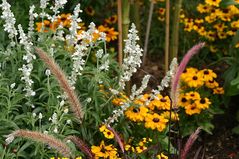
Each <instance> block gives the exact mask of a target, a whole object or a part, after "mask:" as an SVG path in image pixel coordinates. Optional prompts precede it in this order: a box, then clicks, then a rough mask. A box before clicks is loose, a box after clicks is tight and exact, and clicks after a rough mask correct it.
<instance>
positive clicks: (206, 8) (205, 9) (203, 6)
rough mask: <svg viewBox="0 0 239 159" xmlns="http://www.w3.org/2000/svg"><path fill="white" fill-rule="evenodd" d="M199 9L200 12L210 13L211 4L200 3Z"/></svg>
mask: <svg viewBox="0 0 239 159" xmlns="http://www.w3.org/2000/svg"><path fill="white" fill-rule="evenodd" d="M197 10H198V12H199V13H208V12H210V11H211V6H208V5H206V4H201V3H199V4H198V6H197Z"/></svg>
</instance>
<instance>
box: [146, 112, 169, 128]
mask: <svg viewBox="0 0 239 159" xmlns="http://www.w3.org/2000/svg"><path fill="white" fill-rule="evenodd" d="M167 122H168V119H165V118H164V117H163V116H160V115H158V114H157V113H153V114H148V115H147V117H146V118H145V127H146V128H150V129H152V130H155V129H157V130H158V131H159V132H162V131H163V130H164V129H165V128H166V124H167Z"/></svg>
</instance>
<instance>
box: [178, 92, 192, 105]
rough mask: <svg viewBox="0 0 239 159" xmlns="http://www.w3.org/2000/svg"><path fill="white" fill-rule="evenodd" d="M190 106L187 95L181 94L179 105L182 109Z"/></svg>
mask: <svg viewBox="0 0 239 159" xmlns="http://www.w3.org/2000/svg"><path fill="white" fill-rule="evenodd" d="M188 104H190V100H189V99H187V97H186V96H185V94H180V96H179V100H178V105H179V106H181V107H185V106H186V105H188Z"/></svg>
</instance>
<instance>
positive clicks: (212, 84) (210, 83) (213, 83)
mask: <svg viewBox="0 0 239 159" xmlns="http://www.w3.org/2000/svg"><path fill="white" fill-rule="evenodd" d="M205 85H206V87H208V88H211V89H212V88H215V87H218V86H219V84H218V83H217V82H216V81H215V80H214V79H213V80H209V81H206V82H205Z"/></svg>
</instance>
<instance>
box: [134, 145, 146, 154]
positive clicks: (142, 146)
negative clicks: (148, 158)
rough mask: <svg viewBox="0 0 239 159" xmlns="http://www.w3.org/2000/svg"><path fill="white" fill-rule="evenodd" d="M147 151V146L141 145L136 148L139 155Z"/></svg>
mask: <svg viewBox="0 0 239 159" xmlns="http://www.w3.org/2000/svg"><path fill="white" fill-rule="evenodd" d="M146 149H147V147H146V146H145V145H141V146H140V145H139V146H136V147H135V150H136V152H137V153H142V152H143V151H144V150H146Z"/></svg>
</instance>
